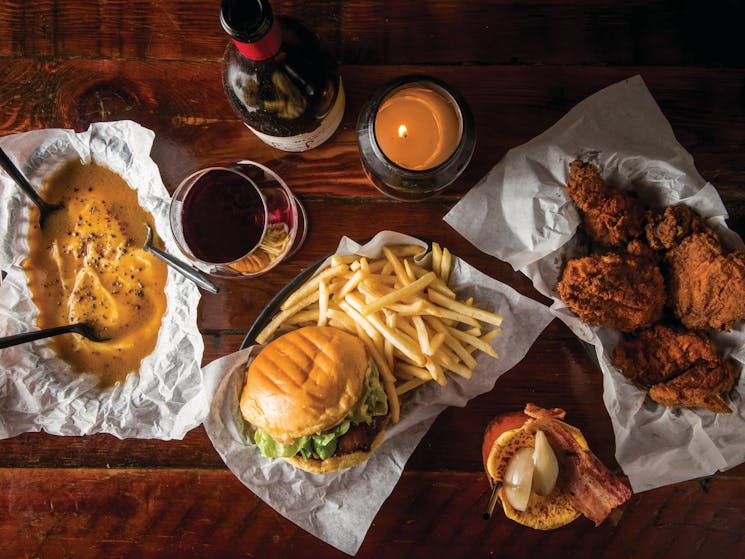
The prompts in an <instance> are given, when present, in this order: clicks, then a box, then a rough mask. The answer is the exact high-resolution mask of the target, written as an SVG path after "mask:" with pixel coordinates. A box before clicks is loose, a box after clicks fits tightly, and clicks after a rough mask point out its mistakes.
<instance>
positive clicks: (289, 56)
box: [220, 0, 345, 151]
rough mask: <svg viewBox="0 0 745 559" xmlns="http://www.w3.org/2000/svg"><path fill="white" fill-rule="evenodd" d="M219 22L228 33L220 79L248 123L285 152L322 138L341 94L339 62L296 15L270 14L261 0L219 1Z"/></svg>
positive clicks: (330, 128)
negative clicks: (295, 17)
mask: <svg viewBox="0 0 745 559" xmlns="http://www.w3.org/2000/svg"><path fill="white" fill-rule="evenodd" d="M220 22H221V23H222V26H223V28H224V29H225V31H226V32H227V33H228V35H230V37H231V38H232V41H231V42H230V43H228V46H227V48H226V50H225V56H224V58H223V85H224V86H225V92H226V93H227V96H228V100H229V101H230V104H231V105H232V107H233V110H234V111H235V112H236V113H237V114H238V116H240V118H241V119H242V120H243V121H244V123H245V124H246V126H248V127H249V128H250V129H251V130H252V131H253V132H254V133H255V134H256V135H257V136H258V137H259V138H260V139H261V140H263V141H264V142H266V143H267V144H269V145H270V146H273V147H275V148H278V149H281V150H284V151H306V150H309V149H311V148H314V147H316V146H318V145H320V144H321V143H323V142H325V141H326V140H328V139H329V138H330V137H331V135H332V134H333V133H334V132H335V131H336V129H337V128H338V127H339V124H340V123H341V119H342V116H343V115H344V104H345V98H344V87H343V85H342V81H341V76H340V75H339V67H338V64H337V62H336V60H335V58H334V57H333V56H332V55H331V53H330V51H329V50H328V49H326V48H325V47H324V45H323V44H322V43H321V41H320V39H319V37H318V36H317V35H316V34H314V33H313V32H311V31H310V30H308V29H307V28H306V27H304V26H303V25H302V24H301V23H300V22H298V21H297V20H295V19H292V18H287V17H282V16H275V15H274V14H273V13H272V8H271V6H270V5H269V2H268V1H267V0H223V1H222V5H221V7H220Z"/></svg>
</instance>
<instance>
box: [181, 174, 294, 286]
mask: <svg viewBox="0 0 745 559" xmlns="http://www.w3.org/2000/svg"><path fill="white" fill-rule="evenodd" d="M170 220H171V229H172V230H173V234H174V236H175V238H176V242H177V243H178V245H179V248H180V249H181V250H182V251H183V252H184V254H186V255H187V256H188V257H189V258H190V259H191V260H192V261H194V263H195V264H196V265H197V267H199V268H200V269H202V270H204V271H206V272H207V273H209V274H211V275H215V276H221V277H234V278H239V277H255V276H258V275H260V274H263V273H265V272H267V271H268V270H271V269H272V268H274V267H275V266H276V265H277V264H279V263H280V262H282V261H283V260H286V259H287V258H289V257H290V256H292V255H293V254H294V253H295V252H296V251H297V250H298V249H299V248H300V246H301V245H302V244H303V241H304V240H305V236H306V233H307V223H308V222H307V215H306V213H305V209H304V208H303V206H302V204H301V203H300V201H299V200H298V199H297V198H296V197H295V196H294V195H293V193H292V192H291V191H290V189H289V187H288V186H287V184H286V183H285V182H284V181H283V180H282V178H281V177H280V176H279V175H277V174H276V173H275V172H274V171H272V170H271V169H269V168H268V167H266V166H264V165H261V164H260V163H255V162H253V161H239V162H237V163H234V164H231V165H228V166H224V167H221V166H217V167H208V168H206V169H201V170H199V171H197V172H195V173H193V174H191V175H189V176H188V177H186V178H185V179H184V180H183V181H182V182H181V184H180V185H179V186H178V188H177V189H176V191H175V192H174V193H173V197H172V199H171V207H170Z"/></svg>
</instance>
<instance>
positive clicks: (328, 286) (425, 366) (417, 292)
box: [256, 243, 502, 422]
mask: <svg viewBox="0 0 745 559" xmlns="http://www.w3.org/2000/svg"><path fill="white" fill-rule="evenodd" d="M423 252H424V249H423V248H422V247H421V246H417V245H395V246H388V247H384V248H383V254H384V257H383V258H379V259H372V260H368V259H367V258H365V257H362V256H333V257H332V258H331V265H330V266H329V267H328V268H326V269H324V270H323V271H321V272H319V273H317V274H316V275H315V276H313V277H312V278H310V279H309V280H308V281H306V282H305V283H304V284H303V285H302V286H300V287H299V288H298V289H297V290H296V291H294V292H293V293H292V294H291V295H290V296H289V297H287V299H285V301H284V302H283V303H282V305H281V307H280V312H279V313H278V314H277V315H275V316H274V317H273V318H272V320H271V321H270V322H269V323H268V324H267V325H266V326H265V327H264V329H263V330H262V331H261V332H260V333H259V334H258V335H257V336H256V342H257V343H260V344H263V343H265V342H267V341H268V340H269V339H270V338H271V337H272V336H273V335H274V334H275V333H276V332H277V331H278V330H280V329H283V330H284V329H288V328H299V327H301V326H307V325H310V324H317V325H319V326H325V325H328V326H334V327H336V328H340V329H341V330H346V331H347V332H351V333H353V334H356V335H357V336H358V337H359V338H360V339H361V340H362V341H363V342H364V343H365V346H366V347H367V350H368V352H369V353H370V355H371V357H372V358H373V359H374V360H375V362H376V364H377V365H378V368H379V370H380V373H381V376H382V379H383V384H384V386H385V390H386V394H387V396H388V400H389V406H390V411H391V418H392V420H393V421H394V422H397V421H398V418H399V415H400V400H399V397H400V396H401V395H402V394H405V393H406V392H408V391H409V390H412V389H414V388H416V387H418V386H420V385H422V384H424V383H425V382H428V381H432V380H434V381H435V382H437V383H439V384H440V385H445V384H446V383H447V378H446V373H448V372H450V373H455V374H457V375H460V376H462V377H465V378H470V377H471V374H472V371H473V369H474V368H475V367H476V360H475V359H474V357H473V353H474V351H476V350H481V351H483V352H484V353H486V354H488V355H491V356H492V357H494V358H498V357H499V356H498V355H497V353H496V352H495V351H494V349H493V348H492V347H491V345H489V342H490V341H491V340H493V339H494V338H495V337H496V336H497V335H498V334H499V332H500V328H499V327H500V326H501V324H502V317H501V316H500V315H498V314H495V313H492V312H489V311H485V310H483V309H480V308H478V307H476V306H474V305H473V301H472V300H471V299H468V300H465V301H459V300H458V299H457V297H456V295H455V293H454V292H453V291H452V290H451V289H450V288H449V287H448V286H447V284H448V279H449V277H450V271H451V269H452V261H453V260H452V255H451V254H450V251H448V249H447V248H445V249H444V250H443V249H441V247H440V246H439V245H438V244H436V243H433V244H432V258H431V259H430V260H431V268H427V267H423V266H420V265H418V264H416V263H415V259H414V257H415V256H417V255H422V253H423ZM481 323H485V324H487V325H490V326H492V327H493V328H491V329H489V330H487V331H486V332H484V331H483V330H482V328H483V327H482V324H481Z"/></svg>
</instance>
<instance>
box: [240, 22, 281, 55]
mask: <svg viewBox="0 0 745 559" xmlns="http://www.w3.org/2000/svg"><path fill="white" fill-rule="evenodd" d="M233 44H234V45H235V48H237V49H238V52H240V53H241V54H242V55H243V56H245V57H246V58H250V59H251V60H266V59H267V58H271V57H272V56H274V55H275V54H277V51H278V50H279V47H280V46H281V45H282V30H281V28H280V26H279V23H278V22H277V20H276V19H275V20H274V21H273V22H272V26H271V27H270V28H269V31H267V32H266V35H264V36H263V37H262V38H261V39H259V40H258V41H256V42H254V43H241V42H240V41H236V40H235V39H233Z"/></svg>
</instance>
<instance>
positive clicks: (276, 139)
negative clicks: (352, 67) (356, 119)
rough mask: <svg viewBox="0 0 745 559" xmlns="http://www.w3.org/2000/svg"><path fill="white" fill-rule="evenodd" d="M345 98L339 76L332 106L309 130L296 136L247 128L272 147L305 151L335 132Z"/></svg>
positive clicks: (319, 143) (339, 122) (342, 113)
mask: <svg viewBox="0 0 745 559" xmlns="http://www.w3.org/2000/svg"><path fill="white" fill-rule="evenodd" d="M345 104H346V99H345V96H344V84H342V82H341V76H339V93H338V94H337V95H336V101H335V102H334V106H333V107H331V110H330V111H329V112H328V114H327V115H326V117H325V118H324V119H323V120H322V121H321V125H320V126H319V127H318V128H316V129H315V130H313V131H311V132H305V133H304V134H298V135H297V136H269V135H268V134H264V133H262V132H259V131H258V130H255V129H254V128H251V127H250V126H248V124H246V126H248V128H249V129H250V130H251V132H253V133H254V134H256V135H257V136H258V137H259V139H260V140H261V141H263V142H264V143H267V144H269V145H270V146H272V147H273V148H277V149H281V150H282V151H307V150H309V149H313V148H314V147H316V146H319V145H321V144H322V143H323V142H325V141H326V140H328V139H329V138H330V137H331V135H332V134H333V133H334V132H336V129H337V128H339V124H341V119H342V117H343V116H344V106H345Z"/></svg>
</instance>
